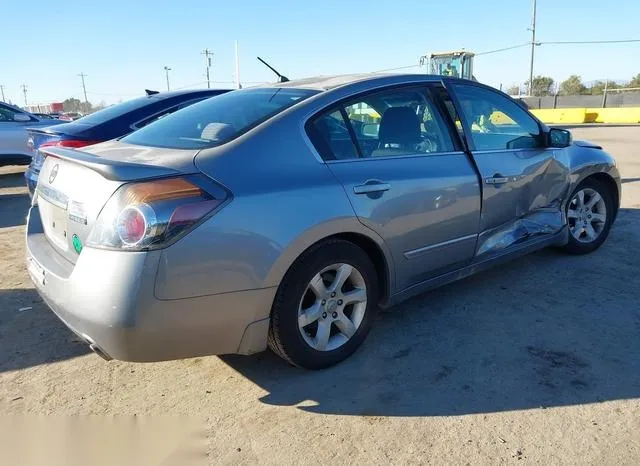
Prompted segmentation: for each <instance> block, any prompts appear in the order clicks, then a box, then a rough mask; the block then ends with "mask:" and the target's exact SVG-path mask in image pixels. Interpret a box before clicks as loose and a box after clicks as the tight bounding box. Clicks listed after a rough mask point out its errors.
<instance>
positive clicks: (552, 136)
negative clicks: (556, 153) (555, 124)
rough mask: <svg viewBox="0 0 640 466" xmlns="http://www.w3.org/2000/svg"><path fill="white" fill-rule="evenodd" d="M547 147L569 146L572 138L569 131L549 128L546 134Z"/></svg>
mask: <svg viewBox="0 0 640 466" xmlns="http://www.w3.org/2000/svg"><path fill="white" fill-rule="evenodd" d="M547 141H548V144H549V147H568V146H570V145H571V142H572V136H571V133H570V132H569V131H567V130H566V129H561V128H551V129H549V132H548V133H547Z"/></svg>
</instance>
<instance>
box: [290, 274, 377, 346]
mask: <svg viewBox="0 0 640 466" xmlns="http://www.w3.org/2000/svg"><path fill="white" fill-rule="evenodd" d="M366 309H367V286H366V283H365V280H364V278H363V276H362V274H361V273H360V272H359V271H358V269H356V268H355V267H353V266H352V265H349V264H344V263H339V264H333V265H330V266H328V267H325V268H324V269H322V270H321V271H320V272H319V273H317V274H315V275H314V276H313V278H312V279H311V281H310V282H309V284H308V285H307V288H306V290H305V292H304V293H303V296H302V299H301V300H300V304H299V306H298V328H299V329H300V333H301V335H302V337H303V338H304V340H305V342H306V343H307V344H308V345H309V346H310V347H311V348H313V349H315V350H317V351H332V350H335V349H337V348H339V347H341V346H342V345H344V344H345V343H347V342H348V341H349V340H350V339H351V338H352V337H353V335H354V334H355V333H356V331H357V330H358V328H359V327H360V325H361V324H362V321H363V319H364V317H365V312H366Z"/></svg>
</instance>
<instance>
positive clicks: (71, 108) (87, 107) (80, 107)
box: [62, 97, 96, 115]
mask: <svg viewBox="0 0 640 466" xmlns="http://www.w3.org/2000/svg"><path fill="white" fill-rule="evenodd" d="M62 109H63V110H64V111H65V112H77V113H83V114H85V115H86V114H87V113H92V112H95V111H96V109H94V108H93V105H91V102H81V101H80V100H79V99H76V98H75V97H70V98H69V99H66V100H65V101H64V102H62Z"/></svg>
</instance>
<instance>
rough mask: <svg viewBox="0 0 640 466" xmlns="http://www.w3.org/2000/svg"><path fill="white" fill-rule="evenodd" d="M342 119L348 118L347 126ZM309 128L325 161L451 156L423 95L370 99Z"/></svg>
mask: <svg viewBox="0 0 640 466" xmlns="http://www.w3.org/2000/svg"><path fill="white" fill-rule="evenodd" d="M343 115H346V116H347V117H348V120H347V121H345V119H344V118H343ZM312 127H313V130H314V132H315V139H316V140H319V139H321V140H322V141H324V143H323V147H319V145H318V144H317V143H316V142H315V141H314V144H315V145H316V147H317V148H318V150H319V151H320V152H321V153H323V151H324V154H323V157H324V158H325V159H329V160H336V159H338V160H340V159H349V158H356V157H358V156H360V157H365V158H366V157H389V156H399V155H416V154H429V153H437V152H451V151H453V150H455V149H454V144H453V141H452V140H451V136H450V134H449V131H448V129H447V126H446V124H445V123H444V121H443V119H442V117H441V116H440V114H439V113H438V111H437V109H436V107H435V105H434V104H433V103H432V101H431V99H430V96H429V94H428V92H427V90H426V89H416V88H407V89H393V90H389V91H383V92H378V93H374V94H369V95H366V96H364V97H361V98H358V99H354V100H352V101H350V102H346V103H345V104H344V105H343V106H341V107H339V108H337V109H335V110H334V111H333V112H332V113H330V114H325V115H323V116H321V117H319V118H317V119H316V120H314V121H313V123H312ZM320 135H322V138H320ZM352 135H353V136H354V137H355V140H354V139H353V138H352ZM312 139H313V138H312ZM354 143H355V144H354ZM327 152H328V155H325V154H327Z"/></svg>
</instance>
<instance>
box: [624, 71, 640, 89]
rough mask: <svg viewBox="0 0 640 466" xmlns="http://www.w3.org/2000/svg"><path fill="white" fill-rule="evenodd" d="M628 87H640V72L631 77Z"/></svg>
mask: <svg viewBox="0 0 640 466" xmlns="http://www.w3.org/2000/svg"><path fill="white" fill-rule="evenodd" d="M627 87H640V73H638V74H636V75H635V76H634V77H633V78H631V82H630V83H629V85H628V86H627Z"/></svg>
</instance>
